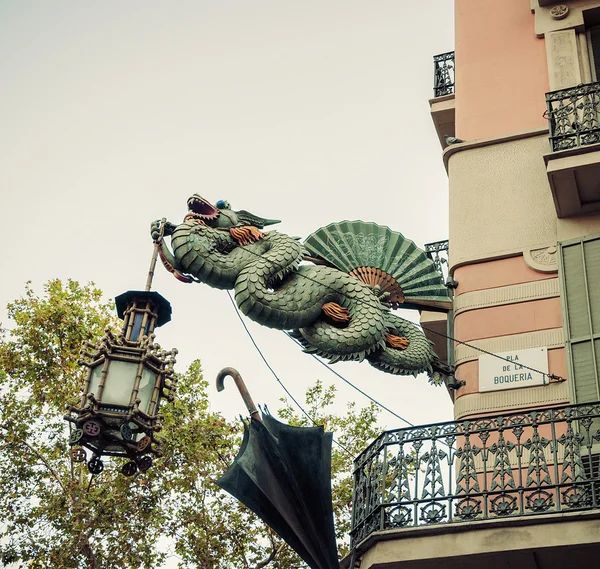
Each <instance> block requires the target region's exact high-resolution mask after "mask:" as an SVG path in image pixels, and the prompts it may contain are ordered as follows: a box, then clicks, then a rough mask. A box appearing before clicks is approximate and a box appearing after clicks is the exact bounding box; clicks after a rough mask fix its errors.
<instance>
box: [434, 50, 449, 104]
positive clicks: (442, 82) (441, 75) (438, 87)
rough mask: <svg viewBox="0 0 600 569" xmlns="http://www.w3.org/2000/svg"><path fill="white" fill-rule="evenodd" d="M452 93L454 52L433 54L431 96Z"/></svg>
mask: <svg viewBox="0 0 600 569" xmlns="http://www.w3.org/2000/svg"><path fill="white" fill-rule="evenodd" d="M453 93H454V52H453V51H449V52H448V53H441V54H440V55H434V56H433V96H434V97H443V96H444V95H452V94H453Z"/></svg>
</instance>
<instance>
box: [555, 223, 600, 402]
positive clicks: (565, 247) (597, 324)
mask: <svg viewBox="0 0 600 569" xmlns="http://www.w3.org/2000/svg"><path fill="white" fill-rule="evenodd" d="M560 251H561V277H562V297H563V308H564V314H563V319H564V323H565V345H566V348H567V358H568V363H569V371H570V376H571V379H572V382H573V391H572V393H573V397H574V399H575V401H574V402H575V403H590V402H592V401H600V235H595V236H591V237H584V238H582V239H578V240H577V241H571V242H567V243H563V244H561V246H560Z"/></svg>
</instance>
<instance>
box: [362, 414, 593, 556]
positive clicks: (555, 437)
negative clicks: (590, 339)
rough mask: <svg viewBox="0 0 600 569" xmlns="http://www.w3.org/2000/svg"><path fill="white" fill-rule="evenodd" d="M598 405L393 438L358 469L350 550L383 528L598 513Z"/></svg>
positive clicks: (378, 443)
mask: <svg viewBox="0 0 600 569" xmlns="http://www.w3.org/2000/svg"><path fill="white" fill-rule="evenodd" d="M598 418H600V403H594V404H584V405H573V406H570V407H563V408H553V409H543V410H536V411H531V412H527V413H518V414H511V415H500V416H496V417H486V418H480V419H473V420H464V421H457V422H448V423H440V424H437V425H427V426H418V427H412V428H406V429H398V430H395V431H387V432H385V433H383V434H382V435H381V436H380V437H379V438H377V439H376V440H375V441H374V442H373V443H372V444H371V445H370V446H369V447H368V448H367V449H366V450H365V451H364V452H363V453H362V454H361V455H359V456H358V458H357V459H356V460H355V462H354V468H355V470H354V492H353V511H352V529H351V534H350V535H351V539H352V546H353V547H354V546H356V545H357V544H358V543H359V542H361V541H362V540H363V539H365V538H366V537H368V536H369V535H370V534H371V533H373V532H375V531H378V530H386V529H387V530H389V529H394V528H405V527H415V526H429V525H434V524H450V523H460V522H463V523H464V522H470V521H475V520H485V519H500V518H511V517H517V516H526V515H535V514H549V513H560V512H570V511H575V510H588V509H593V508H598V507H600V478H599V473H598V455H597V454H596V453H595V452H594V451H596V448H593V445H595V444H596V443H597V441H600V430H598V427H600V421H598V420H597V419H598Z"/></svg>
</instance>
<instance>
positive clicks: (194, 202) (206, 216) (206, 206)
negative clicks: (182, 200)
mask: <svg viewBox="0 0 600 569" xmlns="http://www.w3.org/2000/svg"><path fill="white" fill-rule="evenodd" d="M219 203H220V202H219ZM187 206H188V214H187V215H186V219H194V220H197V221H202V222H204V223H206V225H211V226H212V225H216V223H217V220H218V219H219V216H220V215H221V212H220V211H219V208H218V207H215V206H214V205H212V204H211V203H210V202H209V201H208V200H206V199H204V198H203V197H202V196H201V195H199V194H194V195H193V196H191V197H190V198H189V199H188V201H187Z"/></svg>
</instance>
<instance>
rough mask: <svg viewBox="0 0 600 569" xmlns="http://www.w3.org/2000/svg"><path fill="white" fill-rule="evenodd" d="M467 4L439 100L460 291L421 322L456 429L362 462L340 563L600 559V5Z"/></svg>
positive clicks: (532, 563)
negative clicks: (437, 357)
mask: <svg viewBox="0 0 600 569" xmlns="http://www.w3.org/2000/svg"><path fill="white" fill-rule="evenodd" d="M454 4H455V51H454V52H449V53H446V54H441V55H439V56H436V57H435V58H434V67H435V75H434V89H435V93H434V95H435V96H434V98H433V99H432V100H431V101H430V106H431V113H432V118H433V122H434V125H435V128H436V131H437V134H438V137H439V139H440V143H441V145H442V149H443V150H442V157H443V161H444V164H445V166H446V169H447V172H448V180H449V212H450V224H449V228H450V229H449V231H450V234H449V263H448V266H449V274H450V276H449V285H450V286H451V287H452V288H453V289H454V301H453V309H452V312H451V313H450V314H448V315H440V314H434V313H423V314H422V315H421V316H422V317H421V322H422V325H423V327H424V329H425V331H426V333H427V334H428V336H429V337H430V339H431V340H432V341H433V342H434V344H435V345H436V350H437V353H438V354H443V355H444V356H446V357H447V359H448V363H449V364H450V365H451V366H452V367H453V369H454V378H451V380H450V382H449V387H450V388H451V389H449V392H450V394H451V397H452V399H453V402H454V415H455V421H454V422H452V423H445V424H440V425H427V426H420V427H416V428H411V429H400V430H397V431H390V432H387V433H384V434H382V436H381V437H380V438H379V439H378V440H377V441H375V442H374V443H373V444H372V445H371V446H370V447H369V448H368V449H366V450H365V452H364V453H363V454H362V455H361V456H360V457H358V459H357V461H356V465H355V466H356V471H355V488H354V504H353V507H354V513H353V529H352V532H353V533H352V539H353V543H352V544H353V547H354V553H353V556H349V557H348V558H347V559H345V560H344V561H343V563H342V566H344V567H349V566H351V565H352V564H354V565H355V566H360V567H361V568H382V569H383V568H386V569H395V568H419V569H429V568H432V569H433V568H434V567H442V566H443V567H444V568H448V567H450V568H452V567H461V568H462V569H464V568H465V567H467V568H468V567H478V568H479V567H482V566H483V565H484V564H485V565H486V566H487V567H489V568H490V569H492V568H496V567H498V568H501V567H502V568H505V567H506V568H508V567H510V568H521V567H523V568H527V569H529V568H531V569H553V568H554V567H565V566H566V567H600V469H599V463H600V459H599V457H600V0H594V1H592V0H571V1H563V2H551V1H550V0H502V2H498V1H497V0H455V2H454ZM448 137H450V138H448ZM445 336H449V337H450V338H452V340H451V341H450V342H449V343H448V342H447V338H446V337H445ZM498 356H499V357H498Z"/></svg>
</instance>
